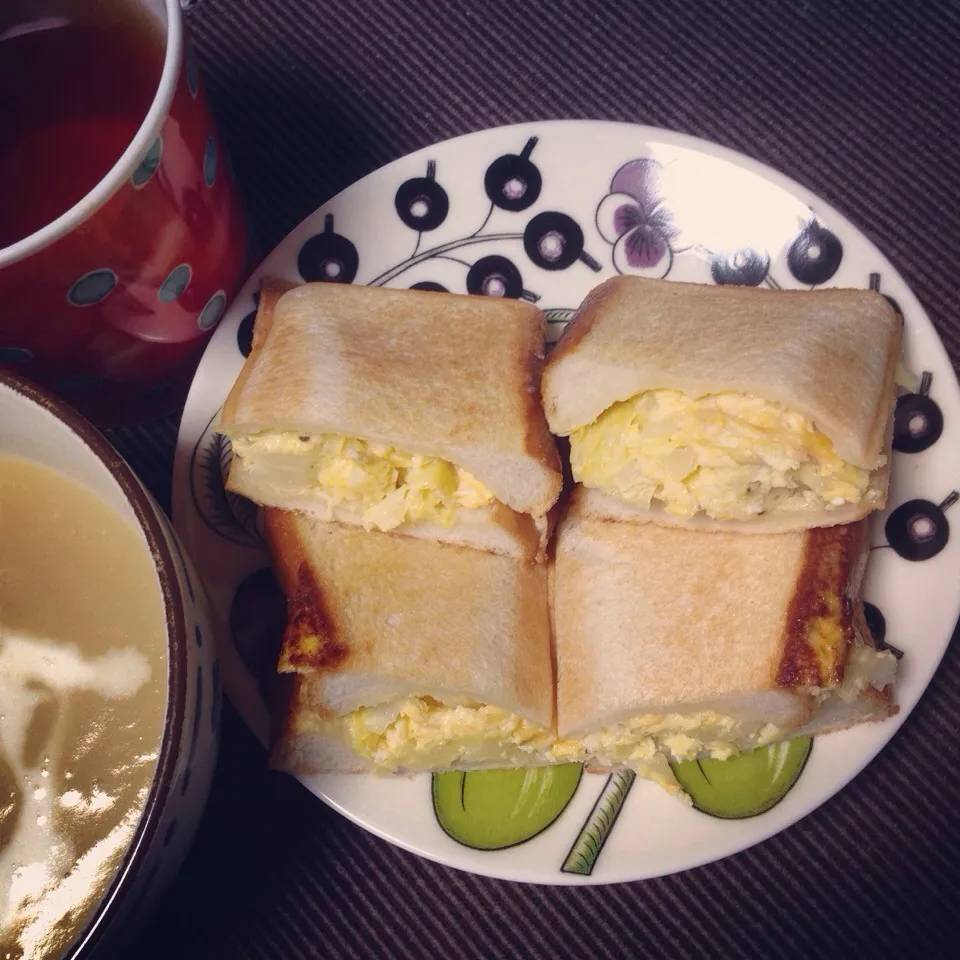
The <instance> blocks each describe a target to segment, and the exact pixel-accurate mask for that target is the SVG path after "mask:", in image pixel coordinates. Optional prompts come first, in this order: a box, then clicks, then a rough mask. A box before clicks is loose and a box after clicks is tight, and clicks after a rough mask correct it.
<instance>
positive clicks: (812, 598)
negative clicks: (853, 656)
mask: <svg viewBox="0 0 960 960" xmlns="http://www.w3.org/2000/svg"><path fill="white" fill-rule="evenodd" d="M862 538H863V527H862V525H861V524H860V523H856V524H846V525H841V526H835V527H820V528H815V529H813V530H810V531H808V533H807V537H806V544H805V548H804V559H803V565H802V567H801V572H800V577H799V579H798V581H797V589H796V591H795V593H794V595H793V599H792V600H791V602H790V608H789V610H788V611H787V623H786V640H785V643H784V651H783V656H782V657H781V660H780V665H779V667H778V669H777V684H778V686H781V687H787V688H791V687H806V686H815V687H819V686H836V685H839V684H840V683H842V682H843V669H844V664H845V663H846V659H847V652H848V650H849V648H850V645H851V644H852V643H853V641H854V638H855V636H856V635H857V633H858V631H857V630H855V625H854V621H855V616H856V613H855V607H857V606H859V601H857V600H856V599H855V598H853V597H851V596H850V595H849V594H850V590H851V588H854V589H855V588H856V587H857V586H858V585H857V584H854V583H850V582H849V581H850V579H851V577H852V576H854V573H853V572H854V571H856V570H857V567H858V564H859V562H860V555H861V552H862ZM868 635H869V634H868Z"/></svg>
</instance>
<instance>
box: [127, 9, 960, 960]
mask: <svg viewBox="0 0 960 960" xmlns="http://www.w3.org/2000/svg"><path fill="white" fill-rule="evenodd" d="M189 22H190V25H191V27H192V30H193V35H194V37H195V39H196V42H197V46H198V48H199V51H200V54H201V56H202V59H203V63H204V68H205V75H206V80H207V85H208V90H209V93H210V97H211V100H212V102H213V106H214V108H215V112H216V115H217V117H218V119H219V122H220V125H221V129H222V131H223V134H224V138H225V140H226V142H227V145H228V148H229V150H230V152H231V153H232V157H233V163H234V167H235V169H236V172H237V176H238V178H239V181H240V185H241V188H242V190H243V193H244V195H245V197H246V201H247V204H248V207H249V211H250V215H251V220H252V226H253V232H254V236H255V239H256V241H257V243H258V244H259V246H260V248H261V249H262V250H264V251H266V250H268V249H269V248H270V247H272V246H273V245H274V244H275V243H277V242H278V241H279V240H281V239H282V237H283V236H284V234H285V233H286V232H287V231H288V230H289V229H290V228H291V227H292V226H294V224H296V223H297V222H298V221H299V220H300V219H301V218H302V217H304V216H306V215H307V214H308V213H310V212H311V211H312V210H313V209H314V208H315V207H317V206H318V205H319V204H321V203H322V202H323V201H325V200H327V199H328V198H329V197H331V196H332V195H334V194H335V193H336V192H338V191H339V190H341V189H342V188H343V187H346V186H347V185H348V184H350V183H352V182H353V181H354V180H356V179H358V178H359V177H360V176H362V175H364V174H366V173H369V172H370V171H372V170H374V169H376V168H377V167H379V166H381V165H382V164H384V163H387V162H389V161H390V160H393V159H395V158H396V157H399V156H402V155H403V154H406V153H408V152H410V151H412V150H415V149H418V148H420V147H423V146H426V145H428V144H430V143H432V142H435V141H437V140H441V139H445V138H447V137H450V136H454V135H456V134H461V133H466V132H469V131H472V130H476V129H480V128H484V127H491V126H497V125H500V124H505V123H513V122H521V121H529V120H536V119H550V118H566V117H569V118H595V119H612V120H626V121H632V122H638V123H648V124H653V125H655V126H661V127H666V128H670V129H674V130H679V131H683V132H687V133H692V134H696V135H699V136H702V137H706V138H708V139H710V140H713V141H716V142H718V143H721V144H724V145H726V146H729V147H733V148H735V149H737V150H740V151H742V152H743V153H746V154H748V155H749V156H752V157H755V158H756V159H758V160H761V161H763V162H765V163H768V164H770V165H772V166H774V167H776V168H778V169H780V170H782V171H783V172H784V173H786V174H788V175H789V176H791V177H793V178H794V179H796V180H798V181H799V182H801V183H802V184H804V185H806V186H807V187H809V188H811V189H812V190H814V191H815V192H816V193H817V194H819V195H820V196H821V197H823V198H824V199H825V200H827V201H828V202H830V203H831V204H833V205H834V206H836V207H837V208H838V209H839V210H841V211H842V212H843V213H845V214H846V215H847V216H849V217H850V218H851V219H852V220H853V221H854V222H855V223H856V224H857V225H858V226H859V227H860V228H861V229H862V230H863V231H864V232H865V233H866V234H867V236H869V237H870V239H872V240H873V241H874V242H875V243H876V244H877V245H878V246H879V247H880V249H881V250H883V251H884V252H885V253H886V254H887V255H888V256H889V257H890V259H891V260H892V261H893V263H894V264H895V266H896V267H897V268H898V269H899V270H900V271H901V272H902V274H903V275H904V277H905V278H906V280H907V282H908V283H909V284H910V285H911V287H912V288H913V290H914V291H915V293H916V294H917V295H918V296H919V298H920V300H921V301H922V302H923V304H924V306H925V307H926V309H927V310H928V311H929V313H930V315H931V316H932V318H933V320H934V322H935V323H936V325H937V327H938V329H939V330H940V333H941V335H942V336H943V339H944V341H945V343H946V344H947V346H948V349H949V350H950V353H951V356H952V358H953V361H954V364H955V365H956V364H957V363H958V361H960V322H958V319H957V317H956V308H957V302H958V297H957V294H956V292H955V289H954V287H953V283H954V280H953V274H954V272H955V265H956V264H957V263H958V262H960V202H958V200H957V191H958V184H960V147H958V138H960V58H958V57H957V54H956V51H957V50H958V48H960V8H958V6H957V4H956V3H953V2H942V3H905V2H902V0H899V2H889V3H883V2H878V3H871V4H865V3H864V4H859V3H852V2H846V0H833V2H829V3H828V2H804V0H795V2H791V3H780V2H775V0H752V2H747V0H726V2H724V3H717V4H714V3H693V2H690V3H674V2H656V0H649V2H645V3H639V2H635V3H609V4H607V3H602V2H599V3H594V4H589V3H584V2H582V0H581V2H578V3H573V2H567V0H531V2H523V0H513V2H509V3H508V2H502V0H496V2H493V3H489V4H486V5H481V4H480V3H479V2H470V0H449V2H444V0H419V2H417V0H408V2H372V0H354V2H352V3H332V2H328V0H314V2H308V0H201V2H200V3H198V4H196V5H195V6H194V8H193V9H192V11H191V13H190V15H189ZM174 432H175V420H170V421H166V422H164V423H162V424H157V425H153V426H151V427H149V428H141V429H138V430H130V431H118V432H114V433H112V434H111V438H112V439H113V440H114V442H115V443H117V445H118V446H119V448H120V449H121V452H123V453H124V454H125V455H126V456H127V457H128V459H129V460H130V461H131V463H132V464H133V466H134V467H135V468H136V469H137V470H139V471H140V473H141V475H142V476H144V477H145V478H147V480H148V483H149V484H150V485H151V487H152V488H153V489H154V490H155V491H156V492H157V494H158V496H159V497H160V498H161V500H162V501H163V502H164V503H165V505H168V504H169V475H170V468H171V464H172V448H173V438H174ZM958 471H960V458H958ZM958 576H960V572H958ZM958 728H960V651H958V646H957V643H956V640H955V641H954V643H953V645H952V646H951V648H950V650H949V651H948V653H947V655H946V658H945V660H944V662H943V664H942V665H941V668H940V670H939V671H938V673H937V675H936V676H935V678H934V680H933V682H932V684H931V686H930V688H929V690H928V691H927V693H926V694H925V696H924V697H923V699H922V700H921V702H920V704H919V705H918V707H917V708H916V710H915V711H914V713H913V714H912V715H911V717H910V718H909V719H908V720H907V722H906V723H905V724H904V727H903V728H902V730H901V731H900V732H899V733H898V734H897V735H896V736H895V737H894V739H893V741H892V742H891V743H890V745H889V746H888V747H887V748H886V749H885V750H884V751H883V752H882V753H881V755H880V756H879V757H878V758H877V759H876V760H875V761H874V762H873V763H872V764H871V765H870V766H869V767H868V768H867V770H866V771H864V772H863V773H862V774H861V775H860V776H858V777H857V778H856V780H855V781H854V782H853V783H852V784H851V785H850V786H849V787H847V788H846V789H845V790H843V791H842V792H841V793H840V794H838V795H837V796H836V797H834V798H833V799H832V800H830V801H828V802H827V803H826V804H824V805H823V806H822V807H821V808H820V809H818V810H817V811H816V812H814V813H813V814H811V815H810V816H809V817H807V818H806V819H805V820H803V821H802V822H800V823H799V824H797V825H795V826H794V827H792V828H790V829H788V830H786V831H785V832H783V833H782V834H780V835H779V836H777V837H775V838H773V839H771V840H769V841H767V842H765V843H763V844H761V845H759V846H758V847H754V848H753V849H751V850H748V851H746V852H744V853H742V854H739V855H737V856H734V857H731V858H728V859H726V860H724V861H721V862H718V863H714V864H710V865H708V866H705V867H701V868H699V869H697V870H693V871H689V872H687V873H685V874H680V875H676V876H672V877H666V878H662V879H658V880H651V881H646V882H642V883H633V884H624V885H620V886H611V887H598V888H547V887H529V886H520V885H515V884H508V883H502V882H497V881H492V880H487V879H483V878H478V877H473V876H469V875H465V874H461V873H458V872H456V871H453V870H450V869H447V868H444V867H440V866H437V865H435V864H432V863H428V862H425V861H422V860H420V859H418V858H416V857H414V856H412V855H410V854H407V853H405V852H403V851H401V850H398V849H396V848H394V847H392V846H390V845H389V844H387V843H385V842H383V841H381V840H378V839H377V838H375V837H373V836H371V835H369V834H366V833H365V832H363V831H362V830H360V829H359V828H357V827H355V826H353V825H352V824H350V823H349V822H347V821H346V820H345V819H344V818H342V817H340V816H339V815H338V814H336V813H334V812H332V811H331V810H328V809H327V808H326V807H325V806H324V805H323V804H321V803H320V802H319V801H317V800H316V799H314V798H313V797H312V796H310V795H309V794H308V793H307V792H306V791H305V790H303V789H302V788H301V787H300V786H299V785H298V784H297V783H295V782H294V781H292V780H290V779H288V778H286V777H283V776H279V775H274V774H269V773H267V772H266V771H265V769H264V757H263V754H262V751H261V750H260V748H259V747H258V746H257V745H256V744H255V743H254V741H253V739H252V738H251V736H250V735H249V734H248V733H247V732H246V730H245V729H244V727H243V725H242V723H241V722H240V720H239V718H238V717H237V715H236V714H235V713H234V712H233V710H232V709H230V708H229V707H228V708H227V710H226V712H225V723H224V743H223V749H222V757H221V761H220V765H219V768H218V771H217V776H216V782H215V786H214V791H213V795H212V797H211V801H210V805H209V808H208V810H207V813H206V816H205V819H204V821H203V825H202V828H201V830H200V833H199V835H198V837H197V840H196V844H195V847H194V849H193V851H192V853H191V855H190V857H189V859H188V860H187V862H186V864H185V866H184V868H183V871H182V873H181V876H180V878H179V879H178V881H177V883H176V885H175V886H174V888H173V889H172V890H171V892H170V894H169V896H168V897H167V898H166V900H165V901H164V902H163V903H162V904H161V905H160V907H159V908H158V911H157V913H156V915H155V917H154V918H153V920H152V921H151V922H150V923H149V924H148V926H147V927H146V928H145V929H144V931H143V934H142V936H141V937H140V939H139V940H138V941H137V944H136V947H135V949H134V950H133V951H132V955H134V956H137V957H144V958H152V957H157V958H159V957H164V958H166V957H183V958H195V957H230V958H253V957H271V958H273V957H277V958H287V957H289V958H301V957H314V956H316V957H323V956H330V957H394V956H397V957H426V956H437V955H443V954H446V955H449V956H458V957H459V956H462V957H471V958H473V957H476V958H481V957H483V958H487V957H566V956H570V957H618V958H619V957H634V956H649V957H660V956H664V957H724V958H726V957H746V956H749V957H818V956H843V957H860V956H864V957H866V956H869V957H908V956H909V957H925V958H933V957H955V956H958V955H960V815H958V812H957V803H958V802H960V747H958V743H960V729H958Z"/></svg>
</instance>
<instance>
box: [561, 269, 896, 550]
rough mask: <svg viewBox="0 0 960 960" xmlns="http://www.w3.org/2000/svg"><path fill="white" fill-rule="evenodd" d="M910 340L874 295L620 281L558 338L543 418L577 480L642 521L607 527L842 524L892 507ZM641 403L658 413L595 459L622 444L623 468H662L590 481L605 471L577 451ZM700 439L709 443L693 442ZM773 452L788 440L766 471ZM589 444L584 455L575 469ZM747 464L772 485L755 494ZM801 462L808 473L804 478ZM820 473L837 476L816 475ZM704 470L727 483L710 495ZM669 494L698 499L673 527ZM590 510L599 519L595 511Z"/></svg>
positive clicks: (675, 513)
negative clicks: (896, 427) (899, 374)
mask: <svg viewBox="0 0 960 960" xmlns="http://www.w3.org/2000/svg"><path fill="white" fill-rule="evenodd" d="M900 327H901V320H900V317H899V315H898V314H897V313H896V311H895V310H894V309H893V307H891V305H890V304H889V302H888V301H887V300H886V299H885V298H884V297H882V296H880V295H879V294H877V293H875V292H873V291H870V290H848V289H828V290H817V291H773V290H761V289H754V288H743V287H731V286H712V285H705V284H689V283H671V282H667V281H656V280H644V279H640V278H637V277H617V278H615V279H613V280H609V281H607V282H605V283H603V284H601V285H600V286H599V287H597V288H596V289H595V290H594V291H592V292H591V293H590V294H589V295H588V296H587V298H586V299H585V300H584V302H583V304H582V305H581V307H580V309H579V310H578V312H577V314H576V316H575V317H574V319H573V320H572V321H571V322H570V324H569V325H568V326H567V328H566V329H565V330H564V333H563V336H562V337H561V338H560V341H559V342H558V344H557V346H556V348H555V349H554V351H553V353H552V354H551V356H550V359H549V360H548V362H547V364H546V366H545V368H544V372H543V387H542V392H543V403H544V409H545V412H546V416H547V420H548V422H549V424H550V427H551V429H552V430H553V432H554V433H556V434H558V435H562V436H570V435H573V436H572V440H571V443H572V444H573V447H572V450H571V460H572V462H573V464H574V477H575V479H577V480H583V481H584V482H585V483H589V484H590V485H591V486H592V487H594V488H596V489H598V490H600V491H601V492H604V493H606V494H607V495H608V497H609V498H610V499H616V500H620V501H622V502H624V503H626V504H627V505H628V506H630V507H632V509H629V510H625V511H623V513H622V514H621V513H618V511H617V509H616V507H615V506H614V505H613V504H609V505H608V507H607V509H606V513H605V515H606V516H609V517H611V518H617V519H632V518H633V517H634V516H635V515H636V514H637V513H641V512H642V513H646V514H649V516H648V519H651V520H655V521H658V522H661V521H662V522H674V521H675V520H678V519H679V520H680V521H681V522H682V523H691V522H693V523H697V524H699V525H706V526H709V527H720V528H724V527H728V526H729V527H731V528H734V527H737V526H742V524H740V521H745V522H746V523H752V524H756V527H755V530H757V531H760V530H771V531H772V530H784V529H802V528H804V527H810V526H821V525H828V524H838V523H847V522H850V521H852V520H854V519H857V518H859V517H861V516H865V515H866V514H867V513H869V512H871V511H873V510H878V509H881V508H882V507H883V506H884V505H885V503H886V497H887V486H888V473H889V458H890V447H891V439H892V414H893V408H894V403H895V399H896V388H895V382H894V376H895V371H896V364H897V360H898V357H899V353H900ZM643 397H648V398H649V400H650V403H651V407H650V408H649V409H647V408H644V410H642V411H640V412H639V413H638V415H637V417H636V419H635V420H634V421H633V422H632V424H631V427H630V429H631V430H632V431H633V433H632V434H631V435H630V439H629V440H628V439H627V435H626V434H618V435H617V436H616V437H614V436H607V435H606V434H604V445H602V446H601V447H600V448H599V449H600V450H601V452H602V453H603V454H604V455H606V454H608V453H609V451H610V449H611V447H610V444H617V443H619V442H621V440H620V439H619V438H623V439H622V444H623V450H628V449H629V450H630V451H634V450H636V451H638V452H637V453H636V454H634V453H633V452H630V453H627V454H625V455H624V456H626V457H627V458H628V460H629V457H632V456H636V457H638V458H639V457H640V456H641V455H642V456H647V457H649V458H650V459H651V460H653V461H654V465H653V467H652V468H651V467H650V465H649V463H648V464H646V465H643V469H642V470H641V471H639V473H636V474H634V473H631V472H629V470H628V471H627V472H626V473H623V472H621V470H622V468H621V464H620V461H616V466H615V467H611V468H609V469H608V470H607V472H608V473H610V474H611V476H609V477H607V476H602V475H600V474H597V475H596V476H593V477H591V476H589V474H590V473H591V470H592V468H593V467H594V466H595V465H594V464H593V463H591V462H584V461H583V458H584V457H587V458H592V459H593V460H594V461H595V460H596V458H597V456H598V454H596V453H594V451H593V450H592V449H591V448H590V447H589V444H588V442H587V441H585V440H583V439H582V437H585V436H586V431H591V430H594V429H595V427H596V425H597V423H598V418H601V423H603V422H606V423H608V424H609V420H607V421H604V420H603V419H602V418H603V417H604V415H605V414H609V412H610V411H612V410H618V409H620V408H618V407H617V405H618V404H621V403H622V402H631V403H633V402H636V401H637V399H638V398H643ZM661 403H662V406H659V404H661ZM691 404H692V405H693V407H691ZM718 404H719V406H720V411H719V412H718V409H717V405H718ZM737 404H740V407H742V408H743V409H742V410H741V409H739V408H738V407H737ZM704 405H706V408H705V409H702V408H703V407H704ZM694 407H695V408H696V409H694ZM743 411H745V412H743ZM621 412H622V413H624V414H625V411H622V410H621ZM753 414H755V415H756V416H755V418H754V419H751V416H752V415H753ZM795 415H796V416H795ZM645 418H651V419H649V420H647V419H645ZM657 418H660V419H657ZM743 418H746V419H745V420H744V419H743ZM798 418H802V422H800V420H799V419H798ZM619 424H620V421H619V420H618V421H617V426H616V427H614V426H612V425H611V426H609V429H611V430H615V429H620V426H619ZM648 424H653V429H652V432H651V430H650V428H649V426H648ZM681 425H682V427H681ZM701 427H702V435H696V434H694V435H692V436H687V434H686V433H685V432H684V431H686V430H689V429H691V428H692V429H694V430H700V429H701ZM624 429H625V428H624ZM783 431H787V432H786V433H784V432H783ZM733 434H735V436H733ZM648 437H650V439H647V438H648ZM771 437H773V438H774V439H775V440H776V441H777V442H778V443H779V442H780V441H781V439H783V438H788V439H783V445H782V446H781V447H776V449H775V450H774V453H773V454H772V459H770V458H768V459H766V460H765V461H764V459H763V457H761V455H760V452H759V451H760V450H761V449H766V450H769V449H771V445H770V441H771ZM581 442H582V443H587V445H586V446H584V447H583V448H582V452H581V453H580V454H579V456H580V462H579V463H578V450H577V449H576V448H577V444H578V443H581ZM701 445H702V446H701ZM677 448H681V449H682V450H683V451H684V455H685V456H686V455H688V454H689V451H697V457H696V459H695V460H694V461H693V462H692V463H690V464H687V465H686V466H684V467H682V468H680V467H678V466H677V464H676V463H674V464H673V465H672V467H671V468H670V469H668V470H667V471H666V475H667V479H666V480H664V478H663V476H662V475H660V476H654V475H655V474H658V468H657V466H656V464H657V463H662V462H663V461H660V460H658V459H657V458H658V457H663V458H668V457H669V456H671V455H673V456H676V454H675V453H674V451H675V450H676V449H677ZM798 450H800V451H801V454H800V455H799V459H797V456H798V454H797V451H798ZM644 451H648V452H644ZM701 451H702V452H701ZM744 452H747V453H748V454H750V453H756V462H757V463H758V464H759V465H760V466H765V465H766V466H770V467H771V469H769V470H761V471H760V472H759V473H758V474H757V475H756V476H757V478H758V479H754V477H753V476H752V475H750V474H749V472H748V471H744V470H741V469H737V468H738V467H739V466H741V465H742V464H744V463H747V464H752V463H753V462H754V459H752V458H751V457H747V458H746V459H744V457H743V456H742V455H743V453H744ZM727 454H729V456H726V455H727ZM804 457H808V458H809V463H810V464H811V466H810V468H809V470H808V472H806V473H803V472H802V471H800V472H798V471H799V469H800V464H802V463H804V462H807V461H805V460H804V459H803V458H804ZM681 459H683V457H681ZM794 459H797V462H796V463H795V464H793V465H791V463H790V461H793V460H794ZM632 462H633V463H639V460H634V461H632ZM824 463H828V464H832V466H831V467H830V469H831V470H833V469H834V468H836V474H835V475H834V474H833V473H828V472H824V471H823V470H820V467H821V466H822V465H823V464H824ZM843 465H849V467H850V468H852V470H853V473H852V474H851V473H850V472H849V471H845V470H844V469H842V468H843ZM601 466H602V465H601ZM707 466H709V468H710V469H711V471H712V470H714V469H715V470H716V471H717V472H716V478H715V479H714V477H713V476H712V475H711V477H710V481H709V483H710V486H709V487H708V488H706V489H705V486H704V484H703V483H702V481H704V472H703V471H704V468H705V467H707ZM731 468H732V469H731ZM678 469H680V470H681V472H680V473H679V474H677V473H676V472H675V471H676V470H678ZM684 469H686V470H689V471H691V472H690V473H689V474H688V475H687V474H684V473H683V472H682V470H684ZM698 470H699V471H700V474H701V475H700V476H699V477H697V476H696V472H697V471H698ZM856 471H861V473H857V472H856ZM594 472H595V473H596V471H594ZM784 473H786V474H787V476H788V479H787V480H786V481H784V480H783V479H782V475H783V474H784ZM820 477H829V478H830V479H831V481H833V480H836V482H835V483H833V482H831V483H822V482H821V480H820V479H818V478H820ZM691 478H692V479H691ZM674 480H676V481H678V482H683V483H687V482H688V480H689V487H688V489H687V493H690V492H691V491H692V493H693V495H695V498H694V500H693V501H688V502H686V503H684V502H683V501H684V497H685V496H686V494H683V495H681V496H680V497H679V501H678V502H675V503H674V504H673V507H672V508H671V509H670V511H669V512H667V511H665V510H663V509H662V508H660V507H658V506H657V501H658V500H662V501H663V503H665V504H667V505H668V507H669V506H670V503H669V501H670V494H669V493H664V491H665V490H666V489H667V487H666V486H664V484H665V483H666V484H667V485H669V484H670V483H672V482H673V481H674ZM657 482H659V483H660V486H659V488H658V489H657V492H655V493H653V494H652V497H653V500H652V501H651V499H650V497H651V493H650V490H651V483H653V484H654V485H655V484H656V483H657ZM724 484H727V485H728V486H730V489H726V490H725V489H723V486H724ZM809 484H812V486H808V485H809ZM741 485H742V489H741ZM771 485H772V487H771ZM718 487H719V489H718ZM758 487H761V488H762V489H763V494H764V495H763V497H758V496H757V493H756V488H758ZM768 487H771V488H770V489H768ZM733 488H736V489H733ZM674 489H675V490H676V487H674ZM808 492H809V493H810V494H811V495H809V496H807V493H808ZM795 494H796V495H795ZM814 494H815V495H814ZM731 496H732V497H733V501H732V504H731V502H730V497H731ZM711 499H712V500H713V501H716V509H713V508H712V507H711V504H710V501H711ZM691 504H692V505H691ZM594 507H595V512H598V514H599V502H595V503H594ZM671 514H672V515H671Z"/></svg>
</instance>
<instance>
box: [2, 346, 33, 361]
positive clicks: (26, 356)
mask: <svg viewBox="0 0 960 960" xmlns="http://www.w3.org/2000/svg"><path fill="white" fill-rule="evenodd" d="M32 359H33V354H32V353H31V352H30V351H29V350H28V349H27V348H26V347H0V363H29V362H30V361H31V360H32Z"/></svg>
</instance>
